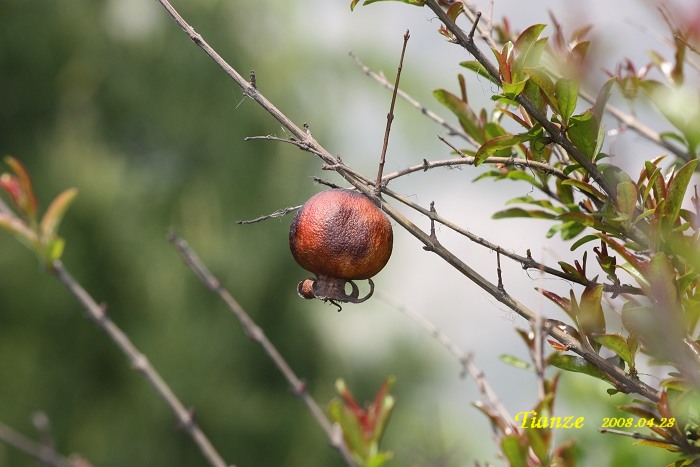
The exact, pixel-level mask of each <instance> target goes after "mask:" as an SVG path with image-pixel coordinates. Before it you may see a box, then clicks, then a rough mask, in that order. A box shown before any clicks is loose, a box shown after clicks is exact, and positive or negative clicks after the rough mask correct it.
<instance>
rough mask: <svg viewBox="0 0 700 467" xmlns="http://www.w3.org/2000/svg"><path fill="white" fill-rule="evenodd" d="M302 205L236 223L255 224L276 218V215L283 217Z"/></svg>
mask: <svg viewBox="0 0 700 467" xmlns="http://www.w3.org/2000/svg"><path fill="white" fill-rule="evenodd" d="M300 207H301V205H299V206H290V207H288V208H282V209H278V210H277V211H275V212H273V213H270V214H267V215H264V216H260V217H256V218H255V219H250V220H245V221H236V224H255V223H256V222H261V221H265V220H267V219H274V218H276V217H283V216H286V215H287V214H289V213H290V212H294V211H296V210H297V209H299V208H300Z"/></svg>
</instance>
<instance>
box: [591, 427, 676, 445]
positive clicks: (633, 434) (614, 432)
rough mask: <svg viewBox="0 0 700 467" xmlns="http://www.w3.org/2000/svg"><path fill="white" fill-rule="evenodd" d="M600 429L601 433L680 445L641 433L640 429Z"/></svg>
mask: <svg viewBox="0 0 700 467" xmlns="http://www.w3.org/2000/svg"><path fill="white" fill-rule="evenodd" d="M598 431H599V432H601V433H610V434H611V435H619V436H627V437H630V438H634V439H644V440H647V441H653V442H655V443H661V444H668V445H669V446H678V444H677V443H676V442H674V441H671V440H668V439H664V438H659V437H658V436H649V435H645V434H642V433H639V432H638V431H632V432H630V431H622V430H613V429H610V428H599V429H598Z"/></svg>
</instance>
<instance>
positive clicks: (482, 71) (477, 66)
mask: <svg viewBox="0 0 700 467" xmlns="http://www.w3.org/2000/svg"><path fill="white" fill-rule="evenodd" d="M460 66H463V67H464V68H466V69H467V70H471V71H473V72H474V73H476V74H478V75H479V76H483V77H484V78H486V79H488V80H489V81H491V82H492V83H493V84H500V83H499V82H498V81H496V80H495V79H494V77H493V76H491V74H490V73H489V72H488V71H487V70H486V68H485V67H484V65H482V64H481V63H479V62H477V61H476V60H468V61H466V62H461V63H460Z"/></svg>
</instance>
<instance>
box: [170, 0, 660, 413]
mask: <svg viewBox="0 0 700 467" xmlns="http://www.w3.org/2000/svg"><path fill="white" fill-rule="evenodd" d="M158 1H159V2H160V3H161V4H162V5H163V6H164V7H165V8H166V10H167V11H168V13H169V14H170V15H171V16H172V17H173V18H174V19H175V21H176V22H177V23H178V25H180V27H181V28H182V29H183V30H184V31H185V32H186V33H187V34H188V36H189V37H190V38H191V39H192V40H193V41H194V42H195V44H196V45H197V46H199V47H200V48H201V49H202V50H203V51H204V52H205V53H206V54H207V55H209V56H210V57H211V58H212V59H213V60H214V61H215V62H216V63H217V64H218V65H219V66H220V67H221V68H222V70H224V72H225V73H226V74H228V75H229V76H230V77H231V78H232V79H233V80H234V81H235V82H236V83H237V84H238V85H239V86H240V87H241V88H242V89H243V91H244V94H245V95H247V96H249V97H250V98H251V99H253V100H254V101H255V102H257V103H258V104H259V105H260V106H261V107H262V108H264V109H265V110H266V111H267V112H268V113H270V115H271V116H273V117H274V118H275V119H276V120H277V121H278V122H279V123H280V124H282V126H284V127H285V128H286V129H287V130H288V131H289V132H291V133H292V135H294V137H295V138H297V139H299V140H301V141H303V142H304V144H306V145H308V146H309V148H311V150H313V151H316V152H317V154H318V157H319V158H321V160H323V161H324V162H325V163H326V164H328V165H329V166H332V167H333V169H334V170H336V172H337V173H338V174H339V175H341V176H342V177H343V178H345V180H347V181H348V182H349V183H350V184H351V185H353V186H354V187H355V188H357V189H358V190H359V191H360V192H362V193H363V194H364V195H365V196H367V197H368V198H369V199H371V200H373V201H374V202H375V203H377V205H379V206H381V208H382V210H383V211H384V212H385V213H386V214H387V215H388V216H389V217H391V218H392V219H393V220H394V221H395V222H396V223H397V224H399V225H400V226H401V227H402V228H404V229H405V230H406V231H407V232H409V233H410V234H411V235H413V236H414V237H415V238H416V239H418V240H419V241H420V242H421V243H422V244H423V245H424V246H425V247H427V248H426V249H427V250H429V251H432V252H434V253H435V254H437V255H438V256H440V257H441V258H442V259H443V260H444V261H445V262H447V263H448V264H449V265H451V266H452V267H454V268H455V269H456V270H457V271H459V272H460V273H461V274H463V275H464V276H465V277H467V278H468V279H469V280H471V281H472V282H474V283H475V284H476V285H478V286H479V287H481V288H482V289H483V290H484V291H486V292H487V293H489V294H490V295H491V296H493V297H494V298H496V299H497V300H498V301H499V302H501V303H502V304H504V305H505V306H507V307H508V308H510V309H511V310H513V311H515V312H516V313H518V314H519V315H520V316H522V317H523V318H525V319H526V320H527V321H528V322H530V323H532V322H533V321H534V319H535V314H534V312H533V311H532V310H530V309H529V308H528V307H526V306H525V305H524V304H523V303H521V302H519V301H517V300H516V299H514V298H513V297H511V296H510V295H509V294H507V293H502V292H501V291H499V290H498V287H497V286H496V285H494V284H493V283H491V282H490V281H488V280H487V279H485V278H484V277H483V276H481V275H480V274H479V273H477V272H476V271H475V270H474V269H472V268H471V267H469V266H468V265H467V264H466V263H465V262H464V261H462V260H461V259H459V258H458V257H457V256H455V255H454V254H453V253H452V252H450V251H449V250H448V249H447V248H445V247H444V246H443V245H442V244H441V243H440V242H439V241H438V240H436V239H435V238H433V237H431V236H430V235H428V234H426V233H425V232H424V231H423V230H421V229H420V228H419V227H418V226H416V225H415V224H414V223H413V222H412V221H411V220H409V219H408V218H407V217H406V216H405V215H403V214H402V213H401V212H400V211H398V210H397V209H396V208H395V207H393V206H392V205H391V204H388V203H386V202H384V201H382V200H381V199H380V198H378V197H377V196H376V195H375V194H374V189H373V185H374V183H373V182H371V181H367V179H366V177H358V175H357V173H356V172H354V171H352V170H350V169H349V167H348V166H346V165H344V164H342V162H341V161H340V160H339V159H338V158H336V157H334V156H333V155H331V154H330V153H329V152H328V151H327V150H326V149H324V148H323V147H322V146H321V145H320V144H319V143H318V142H317V141H316V140H315V139H313V138H312V137H311V135H310V133H308V132H306V131H304V130H302V129H301V128H299V127H298V126H297V125H296V124H294V122H292V121H291V120H290V119H289V118H288V117H287V116H286V115H284V114H283V113H282V112H281V111H280V110H279V109H277V107H275V106H274V105H273V104H272V103H271V102H270V101H269V100H267V99H266V98H265V97H264V96H263V95H262V94H261V93H260V92H259V90H257V89H253V88H252V87H251V85H250V83H248V82H247V81H246V80H245V79H243V78H242V77H241V75H240V74H239V73H238V72H236V71H235V70H234V69H233V68H232V67H231V66H230V65H229V64H228V63H226V62H225V61H224V60H223V59H222V58H221V57H220V56H219V55H218V54H217V53H216V52H215V51H214V50H213V49H212V48H211V46H209V44H207V43H206V42H205V41H204V39H202V37H201V36H200V35H199V34H197V33H196V32H195V31H194V29H193V28H192V27H191V26H190V25H189V24H187V22H186V21H185V20H184V19H183V18H182V17H181V16H180V15H179V14H178V13H177V12H176V11H175V9H174V8H173V7H172V5H170V3H169V2H168V1H167V0H158ZM426 4H427V5H429V6H430V7H431V9H433V10H434V11H435V12H436V14H438V17H440V19H442V20H443V22H446V24H448V23H449V24H448V26H449V25H450V24H451V27H452V28H454V29H455V30H456V31H457V32H458V33H459V34H460V35H461V36H462V37H463V38H464V43H466V41H467V39H466V35H465V34H464V33H463V31H461V30H460V29H459V28H457V27H456V26H454V23H453V22H452V21H451V20H450V19H449V18H447V17H446V15H445V13H444V11H442V10H441V9H440V7H439V5H437V3H436V1H435V0H426ZM469 47H470V52H471V51H472V49H473V50H474V52H473V53H477V54H479V57H480V58H481V60H483V61H484V66H485V67H487V70H489V72H490V73H492V74H493V75H495V76H497V71H496V70H495V68H494V67H493V65H492V64H491V63H490V62H489V61H488V60H486V59H485V58H484V56H483V55H482V54H481V52H480V51H479V50H478V48H476V47H473V43H471V45H470V46H469ZM528 103H529V101H528ZM522 105H523V106H524V107H525V105H526V103H524V102H522ZM529 106H530V108H527V107H526V110H527V111H528V112H531V111H532V112H537V113H538V114H539V111H538V110H537V109H536V108H534V106H533V105H532V103H529ZM539 117H540V118H541V119H542V120H543V122H540V123H542V125H543V127H545V129H546V130H547V131H548V132H549V131H552V132H555V130H556V128H553V127H552V124H551V123H550V122H549V121H548V120H547V119H546V117H545V116H544V115H541V114H539ZM552 138H553V140H554V142H556V143H557V144H560V145H562V146H563V147H564V148H565V149H566V150H567V151H573V152H574V153H575V154H576V156H577V157H583V156H582V154H581V153H580V151H578V150H577V149H576V148H575V147H573V145H571V143H570V142H569V141H568V140H566V139H565V138H564V137H563V135H561V134H559V135H558V136H557V135H552ZM562 140H563V141H562ZM570 154H571V152H570ZM572 157H573V156H572ZM574 159H576V157H574ZM577 161H578V160H577ZM581 165H582V166H583V167H584V168H587V167H589V166H590V165H592V162H591V161H590V160H584V161H583V162H582V164H581ZM592 175H593V176H594V178H595V179H596V181H598V182H599V183H605V186H606V187H607V189H606V190H605V191H609V190H611V188H610V186H608V184H607V183H606V181H605V179H604V178H602V175H601V174H600V172H598V170H597V168H595V167H593V172H592ZM601 186H602V185H601ZM611 191H614V190H611ZM382 192H385V193H389V190H386V189H384V188H382ZM608 194H609V196H610V197H611V198H614V194H612V195H611V194H610V193H608ZM392 196H394V195H392ZM550 335H551V336H552V337H554V338H555V339H556V340H557V341H559V342H560V343H562V344H563V345H565V346H566V347H567V348H569V349H571V350H572V351H574V352H576V353H578V354H579V355H581V356H582V357H583V358H584V359H586V360H587V361H589V362H590V363H591V364H593V365H595V366H596V367H597V368H599V369H601V370H602V371H604V372H605V373H606V374H608V375H609V376H610V378H611V380H613V381H615V383H616V385H617V387H618V389H619V390H620V391H624V392H628V393H629V392H633V393H637V394H641V395H643V396H644V397H646V398H648V399H650V400H652V401H658V400H659V393H658V391H657V390H656V389H654V388H652V387H651V386H649V385H647V384H646V383H643V382H641V381H638V380H636V379H633V378H631V377H630V376H629V375H627V374H625V373H624V371H622V370H621V369H619V368H618V367H617V366H615V365H613V364H611V363H610V362H608V361H606V360H605V359H603V358H601V357H600V356H599V355H597V354H595V353H594V352H591V351H590V350H589V349H586V348H584V347H583V346H582V344H581V343H580V342H578V340H576V339H575V338H574V337H573V336H571V335H569V334H567V333H566V332H564V331H562V330H561V329H558V328H556V327H555V328H552V329H551V331H550Z"/></svg>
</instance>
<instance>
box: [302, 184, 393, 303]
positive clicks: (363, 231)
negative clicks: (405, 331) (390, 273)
mask: <svg viewBox="0 0 700 467" xmlns="http://www.w3.org/2000/svg"><path fill="white" fill-rule="evenodd" d="M392 245H393V233H392V229H391V223H390V222H389V219H388V218H387V217H386V215H385V214H384V213H383V212H382V211H381V210H380V209H379V208H378V207H377V206H375V205H374V203H372V201H370V199H369V198H367V197H366V196H365V195H363V194H361V193H357V192H355V191H350V190H345V189H333V190H327V191H322V192H321V193H318V194H316V195H314V196H312V197H311V198H309V200H308V201H307V202H306V203H304V205H303V206H302V207H301V208H300V209H299V210H298V211H297V213H296V215H295V216H294V219H293V220H292V225H291V228H290V230H289V247H290V249H291V251H292V256H294V259H295V260H296V262H297V263H299V265H300V266H301V267H303V268H304V269H306V270H307V271H310V272H312V273H314V274H315V275H316V280H315V281H314V280H312V279H306V280H305V281H302V282H300V283H299V286H298V288H297V291H298V292H299V294H300V295H301V296H302V297H304V298H314V297H315V298H320V299H322V300H330V301H339V302H352V303H360V302H363V301H365V300H367V299H368V298H369V297H370V296H371V295H372V291H373V289H374V284H373V283H372V281H371V280H369V279H370V278H371V277H372V276H374V275H375V274H377V273H378V272H379V271H381V270H382V268H383V267H384V266H385V265H386V263H387V261H389V257H390V256H391V249H392ZM354 279H368V280H369V282H370V293H369V294H368V295H367V296H366V297H363V298H361V299H360V298H358V295H359V290H358V288H357V285H355V283H354V282H352V281H353V280H354ZM346 283H350V286H351V288H352V291H351V293H350V294H347V293H346V292H345V285H346Z"/></svg>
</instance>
